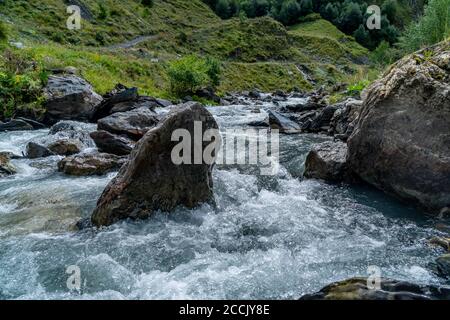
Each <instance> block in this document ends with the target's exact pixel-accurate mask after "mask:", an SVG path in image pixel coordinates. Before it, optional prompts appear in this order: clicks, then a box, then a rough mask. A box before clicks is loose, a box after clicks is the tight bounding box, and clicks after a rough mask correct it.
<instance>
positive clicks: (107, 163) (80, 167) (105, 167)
mask: <svg viewBox="0 0 450 320" xmlns="http://www.w3.org/2000/svg"><path fill="white" fill-rule="evenodd" d="M126 161H127V158H126V157H119V156H115V155H112V154H108V153H95V154H79V155H74V156H70V157H67V158H64V159H63V160H61V161H60V162H59V163H58V170H59V171H60V172H63V173H65V174H67V175H72V176H93V175H104V174H106V173H108V172H111V171H114V170H118V169H120V167H121V166H122V165H123V164H125V163H126Z"/></svg>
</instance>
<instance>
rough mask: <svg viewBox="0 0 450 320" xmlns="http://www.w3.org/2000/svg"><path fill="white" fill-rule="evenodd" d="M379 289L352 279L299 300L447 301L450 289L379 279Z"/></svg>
mask: <svg viewBox="0 0 450 320" xmlns="http://www.w3.org/2000/svg"><path fill="white" fill-rule="evenodd" d="M380 287H381V288H380V289H372V288H369V287H368V279H367V278H353V279H349V280H345V281H341V282H336V283H333V284H331V285H328V286H326V287H325V288H323V289H322V290H320V291H319V292H317V293H314V294H309V295H305V296H303V297H302V298H300V300H448V299H450V288H445V287H434V286H424V285H417V284H413V283H409V282H405V281H397V280H390V279H381V283H380Z"/></svg>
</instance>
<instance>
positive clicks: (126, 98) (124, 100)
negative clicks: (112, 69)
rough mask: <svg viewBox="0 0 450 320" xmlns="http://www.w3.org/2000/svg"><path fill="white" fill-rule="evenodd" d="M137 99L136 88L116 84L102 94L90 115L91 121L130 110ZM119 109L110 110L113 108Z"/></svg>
mask: <svg viewBox="0 0 450 320" xmlns="http://www.w3.org/2000/svg"><path fill="white" fill-rule="evenodd" d="M138 99H139V94H138V89H137V88H135V87H134V88H127V87H125V86H123V85H121V84H118V85H117V86H116V87H115V88H114V89H113V90H112V91H111V92H109V93H108V94H106V95H105V96H104V100H103V102H102V103H101V104H99V105H98V106H96V108H95V110H94V113H93V115H92V121H93V122H96V121H98V120H99V119H102V118H104V117H107V116H108V115H110V114H112V113H115V112H124V111H129V110H132V109H134V108H136V107H135V102H136V101H137V100H138ZM116 105H117V108H118V109H119V110H116V111H112V109H113V108H115V107H116Z"/></svg>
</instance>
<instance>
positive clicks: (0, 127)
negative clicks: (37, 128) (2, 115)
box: [0, 119, 33, 132]
mask: <svg viewBox="0 0 450 320" xmlns="http://www.w3.org/2000/svg"><path fill="white" fill-rule="evenodd" d="M28 130H33V126H32V125H31V124H29V123H28V122H26V121H24V120H20V119H12V120H10V121H9V122H7V123H3V124H2V123H0V132H1V131H28Z"/></svg>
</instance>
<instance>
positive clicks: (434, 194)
mask: <svg viewBox="0 0 450 320" xmlns="http://www.w3.org/2000/svg"><path fill="white" fill-rule="evenodd" d="M449 56H450V43H449V42H446V43H445V42H444V43H440V44H438V45H435V46H433V47H431V48H428V49H425V50H422V51H419V52H417V53H415V54H412V55H410V56H407V57H405V58H404V59H402V60H400V61H399V62H397V63H396V64H394V65H393V66H392V67H391V68H390V69H389V71H388V72H387V73H386V74H385V75H384V76H383V77H382V78H381V79H380V80H378V81H376V82H375V83H374V84H372V86H370V87H369V89H368V91H367V92H366V93H365V96H366V97H365V99H364V104H363V107H362V111H361V115H360V117H359V120H358V123H357V125H356V128H355V130H354V132H353V134H352V136H351V137H350V138H349V141H348V146H349V152H348V160H349V164H350V166H351V168H352V170H353V171H355V172H356V173H357V174H358V175H359V176H360V177H361V178H362V179H363V180H365V181H366V182H368V183H369V184H371V185H373V186H375V187H377V188H379V189H381V190H384V191H385V192H387V193H389V194H393V195H395V196H397V197H399V198H401V199H404V200H407V201H410V202H412V203H416V204H419V205H420V206H422V207H424V208H426V209H428V210H430V211H432V212H436V213H439V212H440V211H441V210H442V208H445V207H448V206H449V205H450V183H449V181H450V66H449V64H448V61H449V58H448V57H449Z"/></svg>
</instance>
